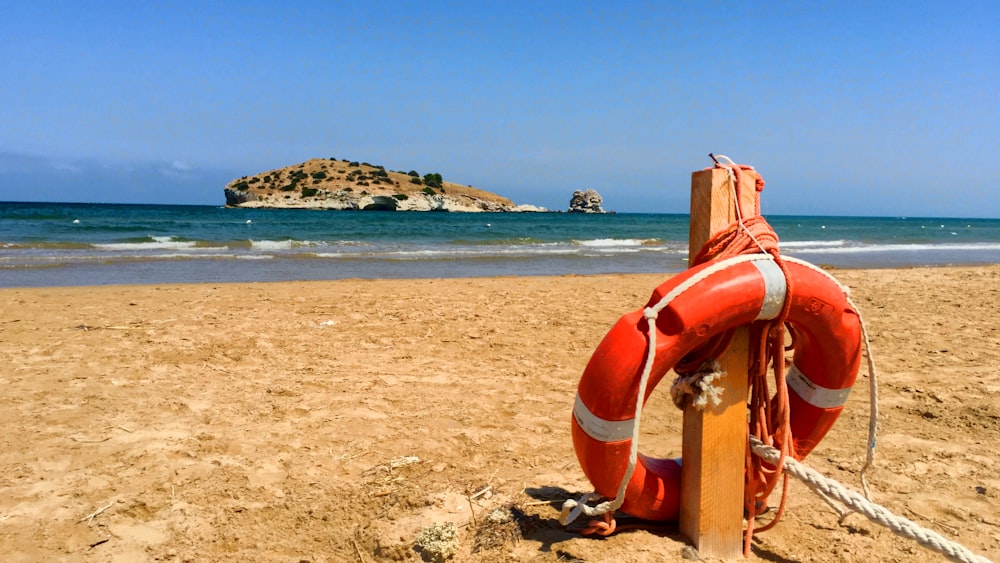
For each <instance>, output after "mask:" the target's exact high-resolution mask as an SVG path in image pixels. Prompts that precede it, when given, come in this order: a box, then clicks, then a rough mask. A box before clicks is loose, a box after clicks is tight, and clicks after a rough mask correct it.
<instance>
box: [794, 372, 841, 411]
mask: <svg viewBox="0 0 1000 563" xmlns="http://www.w3.org/2000/svg"><path fill="white" fill-rule="evenodd" d="M785 381H786V382H788V388H789V389H791V390H792V391H795V394H796V395H798V396H799V397H801V398H802V400H803V401H805V402H807V403H809V404H810V405H812V406H814V407H816V408H820V409H833V408H837V407H842V406H844V404H846V403H847V397H849V396H850V395H851V388H850V387H848V388H846V389H827V388H826V387H820V386H819V385H816V384H815V383H813V382H812V380H810V379H809V378H808V377H806V375H805V374H804V373H802V372H801V371H800V370H799V368H797V367H795V365H794V364H792V365H789V366H788V374H787V375H785Z"/></svg>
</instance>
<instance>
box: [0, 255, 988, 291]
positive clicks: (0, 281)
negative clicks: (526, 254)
mask: <svg viewBox="0 0 1000 563" xmlns="http://www.w3.org/2000/svg"><path fill="white" fill-rule="evenodd" d="M806 261H808V262H811V263H813V264H815V265H817V266H819V267H820V268H823V269H824V270H827V271H830V272H845V271H867V270H907V269H916V268H927V269H946V268H990V267H993V266H1000V264H998V263H997V262H985V261H984V262H969V263H958V264H954V263H940V264H913V263H911V262H908V261H900V262H898V263H894V262H892V261H888V262H887V261H884V260H883V261H882V262H881V263H879V264H878V265H877V266H876V265H873V264H872V263H874V262H875V259H874V258H873V259H872V260H871V263H864V262H862V263H857V265H854V264H852V265H844V264H843V263H842V262H837V261H824V260H806ZM686 262H687V261H686V259H684V258H681V257H680V256H678V257H676V258H675V260H674V261H673V262H671V263H665V262H654V261H645V262H638V263H636V264H633V269H632V270H630V271H618V270H617V268H615V265H616V264H615V263H608V262H600V261H589V262H580V261H579V260H576V259H570V260H567V259H565V258H558V257H556V258H552V257H548V258H539V259H535V260H524V261H519V262H517V264H516V266H512V265H511V264H508V263H505V262H490V261H468V262H467V263H461V262H457V263H453V264H450V268H448V270H449V271H448V274H450V275H447V276H442V275H441V274H442V270H443V269H444V266H443V265H442V264H441V263H439V262H438V261H434V260H427V261H420V260H415V261H384V262H380V263H378V264H375V265H372V264H359V263H358V261H348V262H347V263H346V264H338V266H340V270H338V271H337V272H336V273H335V274H331V265H329V264H326V263H324V262H322V261H321V260H317V259H284V258H276V259H271V260H230V261H226V262H221V261H217V262H216V263H215V264H211V265H208V264H207V263H206V261H204V260H202V261H195V260H188V261H182V262H170V261H154V260H135V261H129V262H121V263H117V264H115V265H108V264H99V263H98V264H78V265H73V266H69V267H60V268H59V269H60V270H61V271H60V275H59V276H54V275H53V270H52V267H48V268H44V267H34V268H8V269H0V290H4V289H31V288H57V287H116V286H132V285H138V286H146V285H160V286H162V285H178V284H253V283H299V282H319V283H322V282H337V281H342V280H368V281H375V280H391V281H405V280H428V279H440V280H450V279H454V280H462V279H488V278H494V277H526V278H536V277H543V278H544V277H552V278H561V277H572V276H633V275H635V276H661V277H662V278H663V279H666V278H667V277H669V276H673V275H676V274H678V273H680V272H682V271H684V270H685V269H686V267H687V266H686ZM219 264H226V265H228V266H230V267H229V268H226V269H225V270H224V271H221V272H220V266H219ZM560 265H561V266H560ZM209 266H210V267H209ZM201 267H206V269H204V270H203V269H201ZM574 268H575V270H574ZM553 270H555V271H553ZM53 277H59V278H64V279H65V278H72V279H73V283H64V282H63V283H52V282H51V280H52V278H53ZM130 280H134V281H130Z"/></svg>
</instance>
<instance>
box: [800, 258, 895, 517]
mask: <svg viewBox="0 0 1000 563" xmlns="http://www.w3.org/2000/svg"><path fill="white" fill-rule="evenodd" d="M783 258H784V260H785V261H786V262H794V263H796V264H798V265H800V266H804V267H806V268H809V269H810V270H813V271H814V272H818V273H820V274H823V275H824V276H826V277H827V278H828V279H830V280H831V281H833V283H835V284H837V287H839V288H840V290H841V291H843V292H844V297H845V298H846V299H847V304H848V305H850V306H851V308H852V309H854V312H855V313H857V314H858V322H859V323H860V324H861V339H862V343H863V344H864V348H865V359H866V360H867V363H868V447H867V448H866V450H865V465H864V467H862V468H861V487H862V489H864V491H865V498H867V499H869V500H871V498H872V495H871V489H870V488H869V487H868V472H869V471H871V470H874V469H875V443H876V441H877V439H878V371H877V370H876V369H875V356H874V355H873V354H872V344H871V340H870V339H869V338H868V328H867V327H866V326H865V319H864V317H863V316H862V315H861V309H858V306H857V305H856V304H855V303H854V300H853V299H851V288H849V287H847V286H846V285H844V284H842V283H840V281H839V280H838V279H837V278H835V277H833V276H832V275H830V273H829V272H827V271H826V270H824V269H822V268H820V267H818V266H816V265H814V264H811V263H809V262H806V261H805V260H799V259H798V258H792V257H789V256H785V257H783ZM849 514H850V512H846V513H843V514H841V518H840V519H841V521H843V519H844V518H846V517H847V516H848V515H849Z"/></svg>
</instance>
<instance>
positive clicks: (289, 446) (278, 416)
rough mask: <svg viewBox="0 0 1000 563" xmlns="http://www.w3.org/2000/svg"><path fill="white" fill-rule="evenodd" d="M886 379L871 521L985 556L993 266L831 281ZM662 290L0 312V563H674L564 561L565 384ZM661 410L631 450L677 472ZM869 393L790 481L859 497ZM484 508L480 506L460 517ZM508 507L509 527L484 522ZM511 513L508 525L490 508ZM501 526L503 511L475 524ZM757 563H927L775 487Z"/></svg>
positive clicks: (994, 327) (999, 515) (136, 290)
mask: <svg viewBox="0 0 1000 563" xmlns="http://www.w3.org/2000/svg"><path fill="white" fill-rule="evenodd" d="M836 275H837V276H838V277H840V279H841V280H842V281H844V282H845V283H846V284H848V285H849V286H851V287H852V289H853V295H854V297H855V299H856V301H857V303H858V304H859V306H860V307H861V308H862V312H863V313H864V315H865V317H866V319H867V321H868V323H869V326H870V328H871V332H872V335H873V346H874V350H875V353H876V359H877V360H878V363H879V367H880V371H881V376H882V379H881V395H882V412H883V418H882V431H881V437H880V439H879V449H878V469H877V471H876V472H875V473H874V476H873V478H872V480H871V483H872V485H873V489H874V496H875V500H876V501H878V502H880V503H882V504H884V505H885V506H887V507H888V508H890V509H891V510H892V511H893V512H895V513H896V514H899V515H902V516H906V517H908V518H910V519H912V520H914V521H916V522H917V523H919V524H921V525H923V526H926V527H928V528H930V529H933V530H935V531H937V532H939V533H941V534H943V535H944V536H945V537H948V538H950V539H953V540H955V541H957V542H960V543H962V544H963V545H965V546H967V547H969V548H970V549H972V550H974V551H975V552H977V553H980V554H983V555H985V556H987V557H991V558H994V559H996V558H1000V475H998V469H1000V396H998V395H997V393H998V391H1000V375H998V369H997V368H998V366H1000V266H990V267H975V268H971V267H970V268H938V269H902V270H882V271H837V272H836ZM661 281H662V277H661V276H651V275H628V276H593V277H590V276H588V277H578V276H566V277H549V278H520V277H512V278H496V279H447V280H415V281H358V280H347V281H332V282H309V283H270V284H265V283H259V284H232V285H228V284H222V285H216V284H202V285H170V286H122V287H83V288H52V289H5V290H0V297H2V299H0V304H2V313H3V314H2V318H0V322H2V324H0V368H2V369H0V416H2V421H3V425H4V426H3V433H2V438H0V441H2V442H0V553H2V554H3V559H4V560H5V561H291V562H297V561H312V562H319V561H359V562H373V561H387V560H413V561H419V560H420V557H421V555H420V554H419V553H417V551H415V549H414V541H415V539H416V537H417V534H418V533H419V531H420V530H421V529H423V528H425V527H426V526H428V525H430V524H431V523H434V522H445V521H450V522H454V523H455V524H457V525H458V533H459V539H460V547H459V549H458V552H457V554H456V555H455V560H456V561H508V560H517V561H578V560H583V561H678V560H681V559H682V550H683V548H684V545H685V544H684V543H683V540H682V539H681V538H680V536H678V535H677V534H676V533H673V532H669V531H667V532H664V531H656V532H650V531H629V532H624V533H621V534H618V535H615V536H612V537H611V538H608V539H604V540H594V539H586V538H582V537H580V536H579V535H577V534H575V533H571V532H567V531H565V530H563V529H562V528H561V527H560V526H559V525H558V524H557V522H556V520H555V519H556V517H557V507H556V506H554V503H547V502H545V501H550V500H562V499H563V498H565V497H566V496H568V495H569V494H574V495H576V494H579V493H581V492H585V491H587V490H589V488H590V486H589V484H588V483H587V481H586V480H585V478H584V477H583V475H582V473H581V471H580V469H579V466H578V465H577V462H576V458H575V455H574V453H573V446H572V443H571V440H570V436H569V420H570V412H571V409H572V405H573V397H574V393H575V388H576V385H577V383H578V380H579V376H580V373H581V372H582V370H583V367H584V365H585V364H586V362H587V360H588V358H589V357H590V354H591V352H592V351H593V349H594V347H595V346H596V345H597V343H598V342H599V341H600V340H601V338H602V337H603V336H604V334H605V333H606V332H607V330H608V329H609V328H610V327H611V325H612V324H613V323H614V322H615V320H617V318H618V317H619V316H620V315H621V314H623V313H625V312H626V311H630V310H634V309H637V308H638V307H640V306H642V304H643V303H645V301H646V299H647V298H648V296H649V294H650V292H651V291H652V289H653V287H654V286H656V285H657V284H658V283H660V282H661ZM667 396H668V393H666V390H665V389H658V390H657V391H656V393H655V394H654V397H653V398H652V399H651V401H650V404H649V406H648V409H647V414H646V416H645V418H644V437H643V441H642V444H643V447H642V449H643V451H645V452H647V453H653V454H655V455H659V456H677V455H679V448H680V439H679V435H678V432H679V426H680V413H679V412H678V411H677V410H676V409H674V408H673V406H672V405H671V404H669V397H667ZM867 401H868V393H867V379H866V378H865V377H862V378H861V379H859V383H858V386H857V387H856V388H855V392H854V393H853V394H852V396H851V400H850V403H849V406H848V410H847V411H846V412H845V414H844V415H843V416H842V417H841V419H840V421H839V422H838V424H837V426H835V427H834V430H833V431H832V432H831V434H830V435H828V437H827V438H826V439H825V440H824V441H823V442H822V444H820V446H819V447H818V448H817V450H816V451H815V452H814V453H813V454H812V455H811V456H810V457H809V458H808V459H807V460H806V461H807V464H808V465H809V466H811V467H813V468H815V469H817V470H819V471H821V472H822V473H824V474H826V475H829V476H831V477H833V478H836V479H838V480H839V481H841V482H843V483H845V484H848V485H850V486H851V487H853V488H858V486H859V485H858V472H859V470H860V468H861V465H862V462H863V455H864V442H865V428H866V424H867V418H868V411H867ZM477 493H478V495H477ZM511 506H513V507H514V512H513V513H514V514H516V516H517V520H516V521H515V522H508V523H504V522H502V521H492V520H491V519H490V515H491V514H494V512H493V511H494V509H496V508H502V509H505V510H506V509H509V508H510V507H511ZM506 513H510V511H509V510H507V512H506ZM502 514H505V512H504V511H500V512H496V513H495V514H494V516H496V515H502ZM753 553H754V558H759V559H763V560H766V561H858V562H866V563H870V562H871V561H876V560H877V561H936V560H940V557H939V556H937V555H936V554H934V553H931V552H928V551H925V550H924V549H923V548H921V547H919V546H918V545H917V544H915V543H913V542H911V541H910V540H905V539H901V538H898V537H896V536H894V535H893V534H892V533H891V532H889V531H887V530H884V529H882V528H880V527H877V526H875V525H874V524H871V523H869V522H868V521H866V520H865V519H864V518H862V517H860V516H857V515H854V516H851V517H849V518H848V519H847V521H846V522H845V523H844V524H843V525H838V523H837V517H836V515H835V514H834V512H833V511H832V510H831V509H829V508H828V507H827V506H826V505H825V504H823V502H821V501H820V500H819V499H818V498H817V497H816V496H814V495H813V494H812V493H810V492H809V491H808V490H807V489H805V487H804V486H802V485H801V484H799V483H793V485H792V489H791V499H790V504H789V511H788V514H787V515H786V516H785V518H784V520H783V521H782V522H781V524H779V526H778V527H777V528H776V529H775V530H772V531H770V532H766V533H764V534H761V535H760V536H759V537H758V538H757V539H756V540H755V543H754V548H753Z"/></svg>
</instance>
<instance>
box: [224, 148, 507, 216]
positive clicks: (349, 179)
mask: <svg viewBox="0 0 1000 563" xmlns="http://www.w3.org/2000/svg"><path fill="white" fill-rule="evenodd" d="M226 189H227V190H233V191H235V192H237V193H238V194H243V195H242V196H239V197H241V198H245V199H241V200H240V201H253V202H256V204H257V205H258V206H261V205H263V206H267V205H268V202H272V203H273V204H274V205H281V206H289V205H291V206H296V207H310V206H315V207H324V206H325V203H324V202H331V201H334V200H341V201H342V200H345V199H355V200H357V199H359V198H361V197H365V196H369V197H379V196H385V197H388V198H391V199H394V200H395V201H397V202H407V201H408V200H412V199H413V198H414V197H417V198H418V199H421V200H422V198H426V197H438V198H440V197H445V196H447V197H448V198H450V200H452V201H459V202H462V205H469V206H479V207H481V208H482V209H484V210H485V209H487V208H490V210H493V209H492V208H497V210H503V209H502V208H514V207H515V205H514V204H513V202H512V201H510V200H509V199H507V198H505V197H503V196H500V195H497V194H494V193H491V192H487V191H485V190H479V189H476V188H473V187H472V186H466V185H462V184H455V183H452V182H446V181H445V179H444V177H443V176H442V174H441V173H440V172H426V173H423V174H421V173H420V172H418V171H416V170H409V171H403V170H395V171H394V170H387V169H386V168H385V166H382V165H380V164H371V163H368V162H363V161H361V162H359V161H356V160H349V159H337V158H325V159H322V158H314V159H310V160H307V161H305V162H302V163H299V164H293V165H291V166H287V167H285V168H278V169H275V170H268V171H266V172H261V173H258V174H255V175H252V176H243V177H240V178H237V179H235V180H233V181H232V182H230V183H229V184H228V185H227V186H226ZM228 200H229V196H227V201H228ZM282 202H284V203H282ZM312 204H315V205H312ZM406 205H410V204H406ZM411 207H412V206H411Z"/></svg>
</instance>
